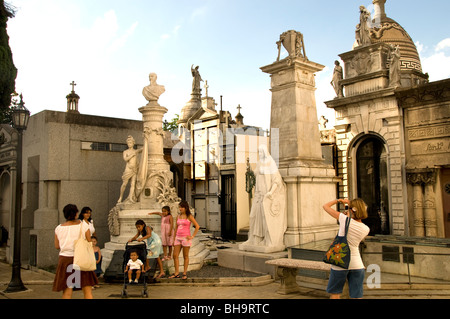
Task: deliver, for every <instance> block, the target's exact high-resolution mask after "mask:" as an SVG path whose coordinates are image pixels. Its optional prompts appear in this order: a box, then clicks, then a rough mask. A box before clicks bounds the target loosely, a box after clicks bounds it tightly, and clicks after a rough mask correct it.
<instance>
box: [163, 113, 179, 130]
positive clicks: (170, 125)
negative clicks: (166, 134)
mask: <svg viewBox="0 0 450 319" xmlns="http://www.w3.org/2000/svg"><path fill="white" fill-rule="evenodd" d="M179 119H180V116H179V115H178V114H175V117H174V118H173V119H172V120H171V121H170V122H168V121H167V120H164V122H163V130H164V131H170V132H172V133H173V132H175V131H176V130H177V129H178V120H179Z"/></svg>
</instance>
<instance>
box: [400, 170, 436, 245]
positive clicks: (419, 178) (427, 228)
mask: <svg viewBox="0 0 450 319" xmlns="http://www.w3.org/2000/svg"><path fill="white" fill-rule="evenodd" d="M406 178H407V181H408V183H410V184H412V186H413V218H414V236H418V237H425V236H426V237H437V219H436V204H435V202H436V199H435V193H434V189H433V187H434V184H435V182H436V172H435V170H433V169H416V170H414V171H410V172H408V173H407V175H406Z"/></svg>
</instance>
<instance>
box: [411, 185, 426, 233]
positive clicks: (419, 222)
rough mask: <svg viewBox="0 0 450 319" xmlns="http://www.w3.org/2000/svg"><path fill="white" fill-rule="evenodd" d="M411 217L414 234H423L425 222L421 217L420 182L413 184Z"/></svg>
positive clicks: (421, 196)
mask: <svg viewBox="0 0 450 319" xmlns="http://www.w3.org/2000/svg"><path fill="white" fill-rule="evenodd" d="M413 196H414V197H413V216H414V217H413V218H414V236H418V237H423V236H425V224H424V218H423V193H422V185H421V184H418V183H416V184H413Z"/></svg>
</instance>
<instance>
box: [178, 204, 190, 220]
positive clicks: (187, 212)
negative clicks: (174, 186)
mask: <svg viewBox="0 0 450 319" xmlns="http://www.w3.org/2000/svg"><path fill="white" fill-rule="evenodd" d="M178 206H180V207H184V208H185V209H186V217H188V218H189V216H191V210H190V209H189V204H188V202H187V201H185V200H182V201H181V202H180V203H179V204H178Z"/></svg>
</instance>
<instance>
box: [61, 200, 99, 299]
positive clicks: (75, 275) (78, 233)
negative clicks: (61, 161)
mask: <svg viewBox="0 0 450 319" xmlns="http://www.w3.org/2000/svg"><path fill="white" fill-rule="evenodd" d="M63 213H64V217H65V219H66V222H65V223H63V224H60V225H58V226H57V227H56V229H55V248H56V249H59V260H58V267H57V269H56V275H55V280H54V282H53V291H62V292H63V295H62V298H63V299H70V298H72V292H73V290H80V289H81V290H82V291H83V294H84V298H85V299H92V298H93V296H92V286H94V285H96V284H98V280H97V276H96V275H95V273H94V271H83V270H80V269H79V267H78V266H76V265H74V251H75V243H76V242H77V241H78V240H79V239H80V240H81V239H83V240H86V241H88V242H89V244H90V242H91V234H90V230H89V225H87V224H86V223H83V222H82V221H81V220H79V219H78V208H77V206H76V205H73V204H68V205H66V206H65V207H64V209H63Z"/></svg>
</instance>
